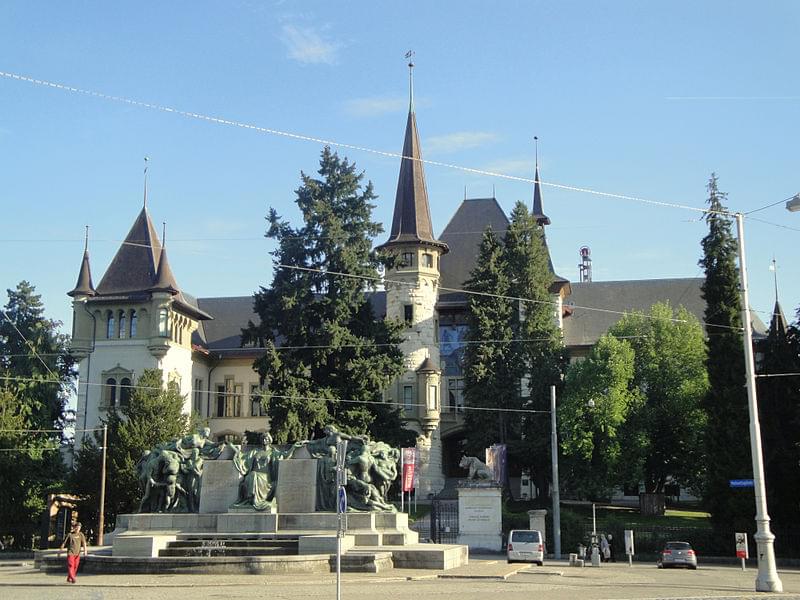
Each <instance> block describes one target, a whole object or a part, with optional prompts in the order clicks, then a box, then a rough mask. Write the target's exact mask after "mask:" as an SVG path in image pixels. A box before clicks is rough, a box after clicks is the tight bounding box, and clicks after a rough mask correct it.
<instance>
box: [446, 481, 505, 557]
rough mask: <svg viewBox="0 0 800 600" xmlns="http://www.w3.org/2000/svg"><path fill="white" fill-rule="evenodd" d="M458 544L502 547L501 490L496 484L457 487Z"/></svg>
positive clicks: (470, 546)
mask: <svg viewBox="0 0 800 600" xmlns="http://www.w3.org/2000/svg"><path fill="white" fill-rule="evenodd" d="M457 492H458V543H459V544H464V545H466V546H469V549H470V550H489V551H491V552H500V551H501V550H502V549H503V535H502V526H503V511H502V508H501V506H502V504H501V501H500V497H501V493H502V489H501V488H500V486H498V485H486V486H475V487H459V488H458V490H457Z"/></svg>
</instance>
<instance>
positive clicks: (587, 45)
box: [0, 0, 800, 330]
mask: <svg viewBox="0 0 800 600" xmlns="http://www.w3.org/2000/svg"><path fill="white" fill-rule="evenodd" d="M799 28H800V3H797V2H793V1H785V2H779V1H775V2H767V3H760V4H759V5H758V6H756V5H754V4H752V3H745V2H730V1H727V2H712V1H704V2H696V1H693V2H683V1H675V2H647V3H642V2H603V3H598V2H538V1H529V2H500V3H489V2H475V1H469V0H461V1H459V2H403V3H389V2H344V3H331V2H316V1H309V2H302V3H301V2H289V1H283V2H280V1H279V2H255V1H250V2H244V1H242V2H234V1H231V2H147V1H145V2H137V3H127V4H123V3H110V2H68V3H67V2H22V1H20V2H14V1H6V2H4V3H2V5H0V71H3V72H6V73H16V74H20V75H25V76H29V77H34V78H38V79H43V80H48V81H53V82H59V83H64V84H68V85H71V86H75V87H79V88H83V89H88V90H94V91H98V92H102V93H105V94H109V95H115V96H120V97H125V98H130V99H135V100H139V101H145V102H152V103H156V104H160V105H165V106H170V107H174V108H179V109H182V110H186V111H192V112H196V113H201V114H205V115H213V116H217V117H222V118H227V119H230V120H234V121H239V122H243V123H248V124H253V125H258V126H261V127H266V128H272V129H277V130H282V131H287V132H293V133H298V134H304V135H308V136H313V137H318V138H324V139H330V140H334V141H337V142H342V143H347V144H353V145H357V146H364V147H369V148H373V149H376V150H384V151H389V152H399V151H400V150H401V149H402V137H403V129H404V126H405V113H406V110H407V68H406V61H405V59H404V58H403V55H404V54H405V52H406V51H407V50H409V49H413V50H414V51H415V52H416V64H417V67H416V69H415V97H416V106H417V119H418V124H419V128H420V134H421V138H422V145H423V153H424V157H425V158H426V159H430V160H433V161H441V162H446V163H454V164H458V165H463V166H467V167H473V168H477V169H483V170H488V171H497V172H502V173H506V174H509V175H514V176H522V177H531V176H532V171H533V162H534V158H533V157H534V148H533V136H534V135H536V136H539V138H540V165H541V176H542V179H543V180H544V181H545V182H553V183H558V184H563V185H566V186H573V187H580V188H591V189H594V190H600V191H604V192H612V193H616V194H623V195H628V196H637V197H643V198H647V199H651V200H657V201H663V202H668V203H677V204H683V205H690V206H695V207H702V206H704V202H705V198H706V191H705V184H706V182H707V180H708V177H709V174H710V173H711V172H712V171H716V172H717V173H718V175H719V177H720V186H721V188H722V189H723V190H725V191H727V192H728V193H729V201H728V205H729V206H730V207H731V208H732V209H736V210H741V211H748V210H753V209H756V208H759V207H761V206H764V205H766V204H770V203H772V202H778V201H780V200H782V199H784V198H787V197H789V196H792V195H793V194H795V193H797V192H799V191H800V168H798V167H799V166H800V165H798V162H799V161H800V154H799V153H798V151H797V140H798V139H800V136H799V135H798V134H799V133H800V124H799V119H798V117H799V116H800V83H799V82H798V77H797V73H798V68H797V56H798V52H797V31H798V29H799ZM320 150H321V146H320V144H318V143H312V142H306V141H297V140H292V139H288V138H285V137H279V136H273V135H267V134H263V133H258V132H255V131H252V130H246V129H241V128H235V127H231V126H224V125H220V124H215V123H209V122H203V121H199V120H196V119H188V118H185V117H182V116H179V115H176V114H170V113H165V112H160V111H155V110H149V109H146V108H142V107H138V106H132V105H128V104H125V103H120V102H113V101H109V100H104V99H100V98H95V97H89V96H86V95H79V94H74V93H69V92H65V91H62V90H58V89H52V88H47V87H44V86H40V85H34V84H31V83H25V82H20V81H17V80H13V79H10V78H8V77H0V157H2V160H0V181H2V185H1V186H0V206H2V208H3V217H4V218H3V220H2V231H1V232H0V251H2V255H3V260H2V261H0V285H2V286H3V287H4V288H8V287H13V286H15V285H16V283H17V282H18V281H19V280H21V279H27V280H29V281H31V282H32V283H33V284H34V285H35V286H36V287H37V289H38V291H39V292H40V293H42V295H43V298H44V301H45V305H46V308H47V312H48V314H49V315H50V316H52V317H54V318H57V319H60V320H62V321H65V322H66V323H67V327H66V329H67V330H68V325H69V318H70V304H69V298H68V297H67V296H66V295H65V294H66V292H67V291H68V290H70V289H71V288H72V287H73V285H74V283H75V278H76V276H77V272H78V267H79V263H80V258H81V253H82V248H83V227H84V225H86V224H88V225H90V226H91V231H92V233H91V238H92V240H91V243H90V252H91V257H92V267H93V274H94V279H95V283H97V282H99V280H100V278H101V276H102V273H103V271H104V269H105V268H106V266H107V265H108V263H109V261H110V260H111V258H112V256H113V254H114V253H115V252H116V250H117V247H118V245H119V242H120V241H121V240H122V239H123V237H124V236H125V234H126V233H127V231H128V229H129V227H130V225H131V223H132V222H133V220H134V218H135V217H136V215H137V213H138V212H139V210H140V208H141V202H142V167H143V157H144V156H149V157H150V163H149V164H150V171H149V177H150V179H149V181H150V186H149V189H150V192H149V207H150V209H151V214H152V216H153V219H154V221H155V222H156V223H158V224H160V223H161V222H162V221H166V223H167V231H168V234H167V237H168V247H169V254H170V262H171V265H172V268H173V271H174V272H175V274H176V277H177V280H178V282H179V284H180V285H181V286H182V288H183V289H185V290H186V291H187V292H189V293H191V294H194V295H198V296H222V295H247V294H250V293H252V292H253V291H254V290H255V289H256V288H257V286H258V285H267V284H269V282H270V281H271V266H270V265H271V263H270V257H269V255H268V252H269V250H270V249H271V245H270V242H268V241H266V240H264V239H263V237H262V235H263V231H264V220H263V217H264V215H265V214H266V212H267V209H268V207H269V206H274V207H276V208H277V209H278V211H279V212H280V213H281V214H283V215H284V216H285V217H287V218H288V219H290V220H293V221H295V222H296V221H297V218H298V212H297V211H296V209H295V206H294V204H293V198H294V193H293V192H294V190H295V189H296V188H297V186H298V182H299V173H300V171H301V170H304V171H306V172H312V171H315V169H316V167H317V161H318V157H319V152H320ZM340 153H342V154H345V155H347V156H348V157H349V158H351V159H352V160H354V161H355V162H356V163H357V165H358V166H359V167H360V168H362V169H363V170H364V171H365V172H366V176H367V178H369V179H371V180H372V181H373V182H374V184H375V188H376V192H377V193H378V194H379V195H380V198H379V200H378V207H377V209H376V211H375V217H376V219H377V220H379V221H381V222H383V223H384V224H385V226H386V227H387V228H388V227H389V225H390V221H391V210H392V205H393V202H394V192H395V186H396V178H397V172H398V168H399V160H398V159H396V158H387V157H382V156H379V155H375V154H370V153H365V152H361V151H356V150H341V151H340ZM426 173H427V181H428V192H429V197H430V202H431V212H432V218H433V221H434V227H435V229H436V232H437V233H438V232H441V230H442V229H443V228H444V227H445V225H446V224H447V221H448V219H449V218H450V216H451V215H452V214H453V213H454V212H455V210H456V208H457V207H458V205H459V203H460V201H461V199H462V198H463V196H464V189H465V186H466V190H467V194H468V196H470V197H486V196H490V195H491V194H492V189H493V187H494V189H495V194H496V196H497V198H498V201H499V202H500V203H501V205H502V206H503V207H504V208H505V209H506V210H507V211H510V209H511V207H512V206H513V204H514V202H515V201H516V200H525V201H528V202H529V201H530V198H531V195H532V189H531V186H530V185H529V184H527V183H524V182H517V181H510V180H507V179H502V178H494V177H491V176H487V175H478V174H468V173H465V172H462V171H457V170H453V169H448V168H444V167H438V166H434V165H428V166H427V167H426ZM544 202H545V212H546V213H547V214H548V215H549V216H550V218H551V220H552V226H551V227H550V228H549V229H548V240H549V244H550V248H551V253H552V255H553V262H554V264H555V267H556V270H557V271H558V272H559V274H561V275H563V276H565V277H567V278H569V279H571V280H573V281H574V280H577V278H578V271H577V263H578V250H579V248H580V247H581V246H583V245H588V246H590V247H591V250H592V255H593V258H594V278H595V280H615V279H634V278H658V277H694V276H698V275H699V274H700V270H699V268H698V266H697V261H698V259H699V258H700V245H699V244H700V239H701V238H702V237H703V235H705V232H706V227H705V224H704V223H703V222H701V221H698V217H699V216H700V215H699V213H696V212H691V211H686V210H680V209H674V208H662V207H657V206H653V205H647V204H639V203H635V202H631V201H627V200H621V199H613V198H607V197H601V196H596V195H590V194H586V193H581V192H576V191H570V190H565V189H559V188H553V187H545V188H544ZM753 216H754V217H758V218H760V219H764V220H766V221H770V222H772V223H775V224H778V225H783V226H784V227H778V226H775V225H769V224H766V223H762V222H755V221H753V220H751V219H748V220H747V225H746V227H747V239H746V241H747V248H748V267H749V274H750V282H751V294H752V300H751V301H752V304H753V307H754V308H755V309H757V310H759V311H762V312H761V316H762V319H764V320H765V321H766V320H768V319H769V313H770V311H771V308H772V304H773V302H774V291H773V281H772V273H771V272H770V271H769V270H768V267H769V264H770V261H771V260H772V258H773V256H774V257H775V258H776V260H777V262H778V273H779V287H780V299H781V303H782V304H783V306H784V309H785V310H786V312H787V313H789V315H787V316H790V318H793V315H794V312H795V310H796V309H797V307H798V305H800V279H798V277H797V273H798V270H797V266H796V265H795V264H793V261H794V260H796V253H797V240H798V235H800V214H797V213H794V214H791V213H788V212H787V211H786V210H785V209H784V208H783V205H782V204H779V205H778V206H775V207H773V208H770V209H767V210H764V211H761V212H759V213H757V214H755V215H753ZM787 227H788V228H787ZM791 228H793V229H791ZM380 241H383V239H381V240H380ZM4 302H5V299H3V303H4Z"/></svg>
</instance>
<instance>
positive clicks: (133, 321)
mask: <svg viewBox="0 0 800 600" xmlns="http://www.w3.org/2000/svg"><path fill="white" fill-rule="evenodd" d="M138 319H139V317H137V316H136V311H135V310H132V311H131V337H132V338H135V337H136V322H137V320H138Z"/></svg>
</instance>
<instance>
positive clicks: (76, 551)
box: [58, 523, 86, 583]
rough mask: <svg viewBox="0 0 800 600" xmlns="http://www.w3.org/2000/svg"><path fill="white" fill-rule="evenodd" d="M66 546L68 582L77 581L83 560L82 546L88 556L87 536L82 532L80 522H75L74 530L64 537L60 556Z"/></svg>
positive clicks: (59, 552)
mask: <svg viewBox="0 0 800 600" xmlns="http://www.w3.org/2000/svg"><path fill="white" fill-rule="evenodd" d="M65 546H66V548H67V582H68V583H75V574H76V573H77V572H78V564H79V563H80V561H81V548H83V555H84V556H86V538H85V537H83V534H82V533H81V524H80V523H75V524H74V525H73V526H72V531H70V532H69V533H68V534H67V537H65V538H64V541H63V542H62V543H61V547H60V548H59V549H58V555H59V556H61V551H62V550H64V547H65Z"/></svg>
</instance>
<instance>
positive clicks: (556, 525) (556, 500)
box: [550, 385, 561, 559]
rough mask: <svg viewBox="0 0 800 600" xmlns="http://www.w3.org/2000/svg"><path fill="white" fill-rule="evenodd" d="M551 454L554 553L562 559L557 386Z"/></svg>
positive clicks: (553, 395) (553, 394)
mask: <svg viewBox="0 0 800 600" xmlns="http://www.w3.org/2000/svg"><path fill="white" fill-rule="evenodd" d="M550 452H551V455H552V460H553V491H552V497H553V552H554V554H555V558H556V559H559V558H561V492H560V490H559V487H558V431H557V429H556V386H554V385H551V386H550Z"/></svg>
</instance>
